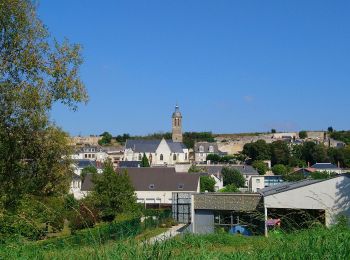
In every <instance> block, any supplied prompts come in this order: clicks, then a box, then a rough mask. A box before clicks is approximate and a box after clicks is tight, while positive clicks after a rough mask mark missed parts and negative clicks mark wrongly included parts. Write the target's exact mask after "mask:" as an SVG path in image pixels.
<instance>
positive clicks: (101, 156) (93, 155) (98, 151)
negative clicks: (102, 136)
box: [72, 145, 108, 162]
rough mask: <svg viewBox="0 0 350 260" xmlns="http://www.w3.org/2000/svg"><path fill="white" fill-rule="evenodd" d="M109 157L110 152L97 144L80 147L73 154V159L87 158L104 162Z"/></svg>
mask: <svg viewBox="0 0 350 260" xmlns="http://www.w3.org/2000/svg"><path fill="white" fill-rule="evenodd" d="M107 158H108V154H107V153H106V152H105V151H104V150H103V148H102V147H101V146H97V145H84V146H83V147H81V148H78V149H77V150H76V152H75V153H74V154H73V155H72V159H75V160H81V159H86V160H90V161H99V162H104V161H105V160H106V159H107Z"/></svg>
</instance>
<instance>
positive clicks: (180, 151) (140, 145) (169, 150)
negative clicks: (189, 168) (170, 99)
mask: <svg viewBox="0 0 350 260" xmlns="http://www.w3.org/2000/svg"><path fill="white" fill-rule="evenodd" d="M172 132H173V133H172V137H173V139H172V140H165V139H164V138H163V139H162V140H142V139H141V140H134V139H129V140H127V141H126V143H125V149H124V157H123V160H124V161H141V160H142V157H143V154H145V155H146V156H147V158H148V161H149V163H150V165H151V166H164V165H174V164H178V163H189V151H188V149H187V147H186V146H185V145H184V144H183V143H182V115H181V113H180V111H179V107H178V106H176V107H175V112H174V113H173V115H172Z"/></svg>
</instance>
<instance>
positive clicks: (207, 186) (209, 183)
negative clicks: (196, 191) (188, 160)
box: [200, 176, 215, 192]
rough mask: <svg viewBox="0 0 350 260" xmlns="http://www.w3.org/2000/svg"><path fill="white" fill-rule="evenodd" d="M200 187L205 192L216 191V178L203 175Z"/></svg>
mask: <svg viewBox="0 0 350 260" xmlns="http://www.w3.org/2000/svg"><path fill="white" fill-rule="evenodd" d="M200 189H201V192H205V191H209V192H214V191H215V180H214V178H213V177H211V176H201V177H200Z"/></svg>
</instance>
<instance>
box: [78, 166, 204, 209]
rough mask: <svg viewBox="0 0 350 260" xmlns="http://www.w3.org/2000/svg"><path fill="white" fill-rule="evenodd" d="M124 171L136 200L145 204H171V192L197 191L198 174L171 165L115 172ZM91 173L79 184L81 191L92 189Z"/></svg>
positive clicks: (198, 189)
mask: <svg viewBox="0 0 350 260" xmlns="http://www.w3.org/2000/svg"><path fill="white" fill-rule="evenodd" d="M123 172H126V173H127V174H128V175H129V177H130V181H131V183H132V185H133V187H134V189H135V195H136V197H137V202H138V203H142V204H147V205H150V204H151V205H152V204H153V205H154V204H156V205H163V206H164V205H171V203H172V193H173V192H199V191H200V175H199V174H194V173H193V174H189V173H179V172H175V168H173V167H158V168H157V167H147V168H136V167H134V168H119V169H117V173H116V174H118V173H123ZM93 185H94V184H93V182H92V175H87V176H85V178H84V181H83V183H82V185H81V192H82V193H83V194H85V195H86V194H88V193H89V192H90V191H92V190H93Z"/></svg>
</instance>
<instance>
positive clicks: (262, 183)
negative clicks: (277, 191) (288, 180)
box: [248, 175, 284, 192]
mask: <svg viewBox="0 0 350 260" xmlns="http://www.w3.org/2000/svg"><path fill="white" fill-rule="evenodd" d="M282 182H284V181H283V178H282V176H281V175H253V176H250V178H249V182H248V190H249V191H250V192H258V191H259V190H261V189H264V188H266V187H271V186H274V185H277V184H281V183H282Z"/></svg>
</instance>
